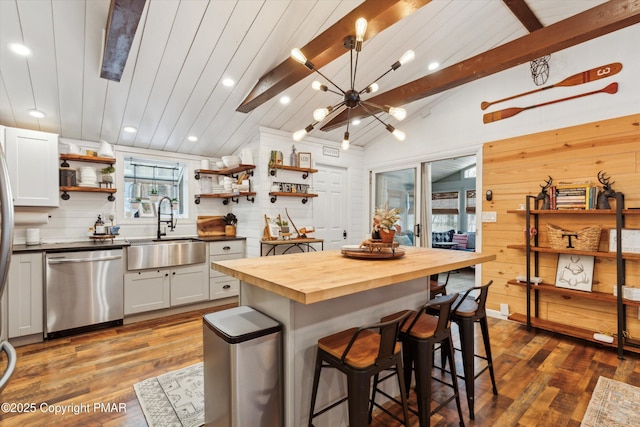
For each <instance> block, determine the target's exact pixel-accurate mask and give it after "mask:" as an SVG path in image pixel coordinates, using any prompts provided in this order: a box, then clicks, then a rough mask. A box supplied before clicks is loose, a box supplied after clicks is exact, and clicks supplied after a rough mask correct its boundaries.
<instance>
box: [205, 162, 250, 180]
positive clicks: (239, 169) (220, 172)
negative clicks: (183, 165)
mask: <svg viewBox="0 0 640 427" xmlns="http://www.w3.org/2000/svg"><path fill="white" fill-rule="evenodd" d="M255 168H256V166H255V165H239V166H236V167H235V168H228V169H217V170H212V169H196V170H195V174H196V176H195V178H196V179H200V175H226V176H236V174H238V173H240V172H247V173H248V174H249V175H251V176H253V170H254V169H255ZM236 177H237V176H236Z"/></svg>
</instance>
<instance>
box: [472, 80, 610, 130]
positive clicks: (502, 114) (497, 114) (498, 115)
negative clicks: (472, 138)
mask: <svg viewBox="0 0 640 427" xmlns="http://www.w3.org/2000/svg"><path fill="white" fill-rule="evenodd" d="M617 91H618V83H615V82H614V83H611V84H610V85H609V86H607V87H605V88H603V89H600V90H594V91H593V92H587V93H581V94H580V95H575V96H570V97H568V98H561V99H556V100H553V101H549V102H543V103H542V104H536V105H530V106H528V107H523V108H518V107H514V108H505V109H504V110H498V111H494V112H492V113H486V114H485V115H484V116H482V121H483V122H484V123H492V122H496V121H498V120H502V119H508V118H509V117H513V116H515V115H516V114H518V113H521V112H523V111H524V110H531V109H533V108H537V107H542V106H545V105H550V104H555V103H557V102H562V101H569V100H570V99H576V98H581V97H583V96H588V95H593V94H595V93H610V94H614V93H616V92H617Z"/></svg>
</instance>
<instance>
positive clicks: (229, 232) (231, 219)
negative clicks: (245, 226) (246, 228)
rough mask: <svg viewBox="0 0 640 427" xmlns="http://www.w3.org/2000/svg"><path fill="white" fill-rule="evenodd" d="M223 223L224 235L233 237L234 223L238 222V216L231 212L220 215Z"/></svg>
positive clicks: (234, 231) (234, 233) (234, 232)
mask: <svg viewBox="0 0 640 427" xmlns="http://www.w3.org/2000/svg"><path fill="white" fill-rule="evenodd" d="M222 219H223V220H224V222H225V224H227V225H226V226H225V227H224V235H225V236H227V237H234V236H235V235H236V224H237V223H238V218H236V216H235V215H234V214H232V213H231V212H229V213H228V214H226V215H225V216H223V217H222Z"/></svg>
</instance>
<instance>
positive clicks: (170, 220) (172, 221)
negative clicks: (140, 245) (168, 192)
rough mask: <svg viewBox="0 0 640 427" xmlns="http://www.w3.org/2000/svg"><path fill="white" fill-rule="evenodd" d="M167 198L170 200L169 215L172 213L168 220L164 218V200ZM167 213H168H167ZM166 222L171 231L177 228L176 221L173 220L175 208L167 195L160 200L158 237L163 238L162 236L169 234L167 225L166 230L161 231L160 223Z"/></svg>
mask: <svg viewBox="0 0 640 427" xmlns="http://www.w3.org/2000/svg"><path fill="white" fill-rule="evenodd" d="M165 199H166V200H167V201H168V202H169V215H171V218H170V219H168V220H166V219H165V220H162V202H164V201H165ZM165 215H167V213H165ZM163 222H164V223H166V224H169V228H170V229H171V231H173V230H174V229H175V228H176V223H175V222H174V220H173V208H172V206H171V199H170V198H168V197H167V196H164V197H163V198H162V199H160V201H159V202H158V239H161V238H162V236H166V235H167V232H166V230H167V228H166V227H165V232H164V233H163V232H161V231H160V224H161V223H163Z"/></svg>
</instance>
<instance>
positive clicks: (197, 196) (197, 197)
mask: <svg viewBox="0 0 640 427" xmlns="http://www.w3.org/2000/svg"><path fill="white" fill-rule="evenodd" d="M196 179H198V178H196ZM195 197H196V200H195V201H194V203H195V204H196V205H199V204H200V196H199V195H197V194H196V196H195Z"/></svg>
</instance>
